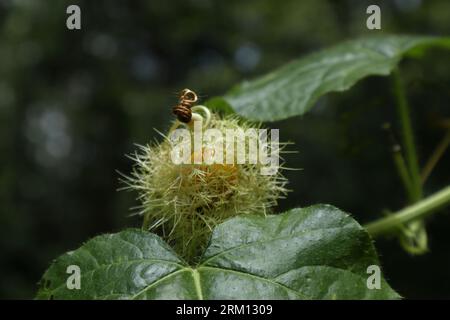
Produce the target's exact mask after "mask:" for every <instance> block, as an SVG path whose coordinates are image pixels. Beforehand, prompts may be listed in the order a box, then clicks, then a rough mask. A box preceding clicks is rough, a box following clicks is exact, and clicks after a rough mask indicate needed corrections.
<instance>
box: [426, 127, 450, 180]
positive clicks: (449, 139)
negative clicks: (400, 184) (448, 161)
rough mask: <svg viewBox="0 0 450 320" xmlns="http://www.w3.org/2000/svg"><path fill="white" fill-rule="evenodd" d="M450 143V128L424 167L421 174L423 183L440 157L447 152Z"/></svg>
mask: <svg viewBox="0 0 450 320" xmlns="http://www.w3.org/2000/svg"><path fill="white" fill-rule="evenodd" d="M449 145H450V129H449V130H447V134H446V135H445V136H444V138H443V139H442V140H441V142H439V144H438V145H437V147H436V149H435V150H434V151H433V154H432V155H431V156H430V158H429V159H428V161H427V163H426V164H425V166H424V167H423V170H422V174H421V178H422V183H424V182H425V181H426V180H427V178H428V176H429V175H430V174H431V172H432V171H433V169H434V167H435V166H436V164H437V163H438V162H439V159H440V158H441V157H442V155H443V154H444V153H445V150H447V148H448V146H449Z"/></svg>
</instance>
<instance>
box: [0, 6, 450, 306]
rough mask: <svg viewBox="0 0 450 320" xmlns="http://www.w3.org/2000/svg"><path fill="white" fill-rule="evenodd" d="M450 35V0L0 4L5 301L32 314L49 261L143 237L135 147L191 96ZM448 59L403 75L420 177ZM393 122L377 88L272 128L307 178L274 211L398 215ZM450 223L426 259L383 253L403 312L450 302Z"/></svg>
mask: <svg viewBox="0 0 450 320" xmlns="http://www.w3.org/2000/svg"><path fill="white" fill-rule="evenodd" d="M69 4H77V5H79V6H80V7H81V12H82V29H81V30H79V31H69V30H68V29H67V28H66V18H67V14H66V8H67V6H68V5H69ZM370 4H378V5H380V7H381V10H382V30H381V31H370V30H367V28H366V24H365V21H366V18H367V14H366V13H365V12H366V8H367V6H368V5H370ZM449 31H450V1H448V0H427V1H424V0H396V1H393V0H392V1H356V0H354V1H331V0H329V1H318V0H302V1H299V0H284V1H271V0H248V1H230V0H228V1H207V0H180V1H162V0H161V1H157V0H153V1H151V0H148V1H127V2H126V1H111V0H108V1H106V0H104V1H99V0H97V1H87V0H86V1H76V0H72V1H50V0H20V1H19V0H17V1H12V0H0V119H1V123H0V124H1V126H0V155H1V156H0V253H1V257H0V298H8V299H9V298H32V297H33V296H34V294H35V292H36V288H37V286H36V284H37V282H38V280H39V278H40V276H41V275H42V273H43V272H44V271H45V269H46V268H47V267H48V266H49V263H50V262H51V260H52V259H54V258H56V257H57V256H58V255H60V254H62V253H64V252H65V251H67V250H71V249H75V248H77V247H78V246H79V245H80V244H81V243H82V242H84V241H86V240H87V239H89V238H91V237H93V236H95V235H97V234H99V233H103V232H115V231H118V230H120V229H122V228H124V227H127V226H139V223H140V222H139V219H138V218H136V217H130V216H129V214H130V211H129V208H130V207H132V206H134V205H136V204H137V202H136V201H135V200H134V198H135V196H136V195H135V194H133V193H127V192H117V191H116V189H117V188H118V187H120V185H119V183H118V174H117V173H116V170H119V171H121V172H124V173H127V172H129V171H130V169H131V166H132V163H131V161H130V160H128V159H127V158H126V157H125V154H127V153H131V152H132V151H133V150H134V149H135V146H134V143H139V144H145V143H147V142H150V141H151V140H153V139H155V138H157V137H158V135H157V134H156V132H155V131H154V130H153V128H156V129H158V130H161V131H164V130H166V129H167V128H168V126H169V121H170V120H171V119H173V116H172V115H171V107H172V106H173V105H174V104H175V102H176V99H177V97H176V92H178V91H179V90H181V89H183V88H185V87H187V88H191V89H193V90H195V91H196V92H198V93H199V94H200V95H201V96H202V98H203V100H206V99H208V98H209V97H212V96H215V95H220V94H223V93H224V92H226V91H227V90H228V89H229V88H230V87H231V86H232V85H234V84H236V83H237V82H239V81H242V80H243V79H248V78H252V77H255V76H257V75H259V74H263V73H265V72H267V71H269V70H272V69H273V68H275V67H277V66H280V65H283V64H284V63H286V62H288V61H290V60H292V59H294V58H297V57H300V56H302V55H304V54H306V53H308V52H311V51H314V50H317V49H320V48H324V47H327V46H331V45H333V44H335V43H338V42H340V41H342V40H346V39H351V38H354V37H357V36H366V35H372V34H380V33H406V34H416V33H417V34H427V35H449V34H450V32H449ZM449 57H450V53H449V52H448V51H447V52H446V51H444V50H433V51H431V52H428V53H427V55H426V56H424V57H422V58H421V59H419V60H406V61H404V62H403V63H402V64H401V70H402V74H403V75H404V77H405V81H406V83H407V87H408V95H409V99H410V101H411V104H412V106H413V119H414V126H415V129H416V137H417V142H418V149H419V153H420V161H421V163H422V164H423V163H424V162H425V161H426V159H427V156H428V155H429V154H430V153H431V152H432V150H433V149H434V147H435V146H436V144H437V143H438V142H439V140H440V139H441V137H442V136H443V135H444V133H445V128H444V127H445V119H448V118H449V117H450V106H449V101H450V86H449V85H450V58H449ZM385 122H390V123H392V124H393V126H394V128H395V129H396V128H397V122H396V117H395V109H394V105H393V98H392V94H391V92H390V83H389V79H388V78H383V77H371V78H368V79H365V80H364V81H362V82H360V83H358V84H357V85H356V86H355V87H354V88H352V90H350V91H348V92H345V93H342V94H331V95H328V96H327V97H325V98H324V99H321V100H320V101H319V103H318V105H317V106H316V107H315V108H313V110H312V112H311V113H309V114H307V115H305V116H303V117H297V118H293V119H290V120H286V121H282V122H277V123H271V124H269V126H271V127H274V128H280V135H281V139H282V140H290V141H293V142H295V146H293V147H292V149H294V150H298V151H299V153H298V154H294V155H289V157H287V158H286V160H287V164H288V166H290V167H296V168H303V171H300V172H287V176H288V178H289V179H290V185H289V187H290V188H291V189H292V190H293V191H292V192H291V194H290V196H289V197H288V199H287V200H283V201H281V202H280V206H279V208H277V210H278V211H281V210H285V209H288V208H291V207H294V206H307V205H310V204H314V203H319V202H320V203H330V204H333V205H335V206H338V207H339V208H341V209H343V210H346V211H348V212H351V213H352V214H353V216H354V218H355V219H357V220H358V221H359V222H361V223H365V222H368V221H370V220H372V219H375V218H377V217H380V215H381V211H382V210H384V209H391V210H398V209H400V208H401V207H402V206H403V205H404V204H405V195H404V192H403V190H402V185H401V183H400V181H399V179H398V177H397V174H396V172H395V170H394V167H393V165H392V159H391V154H390V147H391V146H390V143H389V140H388V138H387V136H386V133H385V132H383V131H382V130H381V126H382V124H383V123H385ZM442 123H444V125H443V124H442ZM447 123H448V120H447ZM447 126H448V124H447ZM449 163H450V154H449V152H447V153H446V154H445V156H444V157H443V159H442V160H441V162H440V163H439V164H438V166H437V168H436V170H435V171H434V172H433V173H432V175H431V177H430V178H429V180H428V182H427V185H426V187H425V191H426V193H427V194H429V193H432V192H434V191H436V190H438V189H440V188H441V187H443V186H445V185H447V184H448V183H449V181H450V166H449ZM449 213H450V210H449V209H446V210H442V211H441V212H440V213H439V214H436V215H435V216H433V217H432V218H431V219H430V221H429V222H428V230H429V235H430V252H429V253H428V254H426V255H423V256H420V257H412V256H410V255H409V254H407V253H405V252H404V251H402V249H401V247H400V246H399V245H398V244H397V242H396V240H395V239H377V241H376V246H377V248H378V250H379V253H380V256H381V261H382V266H383V267H384V271H385V274H386V277H387V279H388V281H389V282H390V283H391V285H392V286H393V287H394V288H395V289H396V290H398V292H399V293H400V294H402V295H403V296H405V297H408V298H450V214H449Z"/></svg>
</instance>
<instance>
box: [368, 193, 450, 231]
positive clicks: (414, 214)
mask: <svg viewBox="0 0 450 320" xmlns="http://www.w3.org/2000/svg"><path fill="white" fill-rule="evenodd" d="M449 203H450V185H449V186H447V187H445V188H444V189H442V190H440V191H438V192H436V193H435V194H433V195H431V196H429V197H428V198H425V199H423V200H421V201H419V202H417V203H415V204H413V205H411V206H408V207H406V208H404V209H402V210H400V211H398V212H396V213H393V214H392V215H390V216H388V217H385V218H381V219H379V220H376V221H374V222H371V223H369V224H366V225H365V226H364V228H366V230H367V231H368V232H369V233H370V234H371V235H372V236H373V237H376V236H379V235H381V234H386V233H389V232H392V231H395V230H396V229H398V228H399V227H400V226H401V225H402V224H404V223H407V222H411V221H414V220H417V219H422V218H425V217H426V216H427V215H429V214H431V213H432V212H434V211H435V210H436V209H439V208H440V207H443V206H445V205H447V204H449Z"/></svg>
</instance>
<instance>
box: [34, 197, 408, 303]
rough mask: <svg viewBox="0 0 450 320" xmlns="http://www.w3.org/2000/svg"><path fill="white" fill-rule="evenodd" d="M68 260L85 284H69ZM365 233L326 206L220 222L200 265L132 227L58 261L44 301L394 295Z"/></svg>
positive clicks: (45, 284) (46, 281) (45, 283)
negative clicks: (376, 283)
mask: <svg viewBox="0 0 450 320" xmlns="http://www.w3.org/2000/svg"><path fill="white" fill-rule="evenodd" d="M69 265H78V266H79V267H80V270H81V288H80V289H79V290H77V289H72V290H69V289H67V286H66V281H67V278H68V277H69V276H70V275H69V274H67V273H66V270H67V267H68V266H69ZM370 265H379V262H378V259H377V256H376V252H375V249H374V247H373V245H372V242H371V239H370V237H369V235H368V234H367V232H366V231H365V230H364V229H363V228H362V227H361V226H360V225H359V224H358V223H357V222H356V221H355V220H353V219H352V218H351V217H350V216H348V215H347V214H345V213H344V212H342V211H340V210H339V209H337V208H335V207H332V206H328V205H316V206H312V207H308V208H303V209H293V210H290V211H288V212H286V213H283V214H280V215H274V216H268V217H266V218H264V217H258V216H240V217H237V218H233V219H230V220H228V221H226V222H225V223H223V224H221V225H219V226H217V227H216V228H215V230H214V231H213V234H212V237H211V241H210V244H209V246H208V248H207V249H206V251H205V254H204V256H203V257H202V259H201V262H200V263H199V265H198V266H196V267H190V266H188V265H186V264H185V262H183V261H182V260H181V259H180V258H178V257H177V256H176V254H175V253H174V252H173V251H172V249H171V248H170V247H169V246H168V245H167V244H165V243H164V242H163V241H162V240H161V239H160V238H159V237H158V236H156V235H154V234H151V233H148V232H144V231H141V230H134V229H132V230H126V231H123V232H119V233H117V234H111V235H103V236H99V237H96V238H94V239H92V240H90V241H88V242H87V243H86V244H84V245H83V246H82V247H81V248H79V249H78V250H75V251H73V252H69V253H67V254H65V255H63V256H61V257H60V258H58V259H57V260H56V261H55V262H54V263H53V264H52V265H51V267H50V268H49V269H48V270H47V272H46V273H45V274H44V276H43V278H42V280H41V287H40V290H39V292H38V295H37V298H38V299H50V298H52V299H119V298H120V299H391V298H399V296H398V294H397V293H395V291H393V290H392V289H391V288H390V287H389V285H388V284H387V283H386V281H385V280H384V279H382V280H381V289H372V290H370V289H368V288H367V285H366V282H367V278H368V277H369V274H367V272H366V271H367V268H368V267H369V266H370Z"/></svg>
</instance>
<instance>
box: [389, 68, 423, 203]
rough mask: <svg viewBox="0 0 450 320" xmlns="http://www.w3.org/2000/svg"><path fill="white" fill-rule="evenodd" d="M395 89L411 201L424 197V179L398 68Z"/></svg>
mask: <svg viewBox="0 0 450 320" xmlns="http://www.w3.org/2000/svg"><path fill="white" fill-rule="evenodd" d="M392 81H393V83H392V84H393V91H394V95H395V99H396V102H397V103H396V107H397V113H398V116H399V118H400V123H401V127H402V138H403V144H404V147H405V153H406V154H405V156H406V164H407V166H408V169H409V174H410V178H411V182H412V187H413V190H412V191H413V193H412V194H409V195H408V196H409V198H410V201H411V202H416V201H418V200H419V199H421V198H422V179H421V177H420V170H419V161H418V159H417V152H416V146H415V143H414V135H413V130H412V125H411V116H410V107H409V104H408V100H407V99H406V93H405V87H404V84H403V81H402V79H401V76H400V72H399V71H398V69H396V70H394V72H393V73H392Z"/></svg>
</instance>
